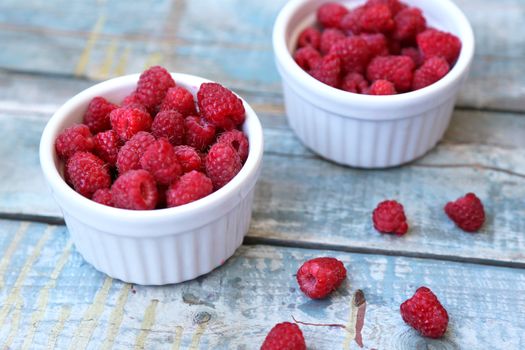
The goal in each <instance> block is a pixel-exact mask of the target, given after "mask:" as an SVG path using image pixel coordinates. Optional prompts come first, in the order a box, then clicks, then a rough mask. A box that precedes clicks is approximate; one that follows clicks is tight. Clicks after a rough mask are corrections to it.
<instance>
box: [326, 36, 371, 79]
mask: <svg viewBox="0 0 525 350" xmlns="http://www.w3.org/2000/svg"><path fill="white" fill-rule="evenodd" d="M330 53H331V54H335V55H337V56H339V58H340V59H341V68H342V71H343V72H344V73H350V72H357V73H363V72H364V70H365V68H366V66H367V64H368V62H369V60H370V51H369V49H368V44H367V43H366V41H365V39H363V38H361V37H360V36H351V37H347V38H345V39H343V40H339V41H338V42H336V43H335V44H334V45H333V46H332V48H331V50H330ZM325 57H326V56H325Z"/></svg>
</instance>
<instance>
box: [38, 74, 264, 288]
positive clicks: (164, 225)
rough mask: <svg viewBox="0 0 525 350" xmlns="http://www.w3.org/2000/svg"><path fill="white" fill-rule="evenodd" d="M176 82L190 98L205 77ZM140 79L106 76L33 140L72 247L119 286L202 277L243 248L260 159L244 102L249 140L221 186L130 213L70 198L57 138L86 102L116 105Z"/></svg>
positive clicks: (256, 127) (258, 131) (257, 129)
mask: <svg viewBox="0 0 525 350" xmlns="http://www.w3.org/2000/svg"><path fill="white" fill-rule="evenodd" d="M172 76H173V79H174V80H175V81H176V82H177V84H179V85H181V86H183V87H185V88H187V89H189V90H190V91H191V92H192V93H194V94H196V92H197V90H198V88H199V86H200V85H201V83H204V82H208V80H205V79H202V78H199V77H195V76H190V75H184V74H172ZM138 78H139V75H138V74H135V75H128V76H124V77H120V78H116V79H111V80H108V81H105V82H103V83H100V84H97V85H95V86H93V87H90V88H89V89H87V90H84V91H82V92H81V93H79V94H78V95H76V96H74V97H73V98H71V99H70V100H69V101H67V102H66V103H65V104H64V105H63V106H62V107H60V109H59V110H58V111H57V112H56V113H55V114H54V115H53V116H52V117H51V119H50V120H49V122H48V124H47V126H46V127H45V129H44V132H43V134H42V139H41V141H40V164H41V167H42V170H43V172H44V176H45V178H46V180H47V182H48V183H49V186H50V188H51V191H52V193H53V196H54V197H55V199H56V201H57V203H58V205H59V206H60V208H61V209H62V212H63V214H64V219H65V222H66V225H67V227H68V230H69V232H70V233H71V237H72V239H73V242H74V244H75V246H76V248H77V250H78V251H79V252H80V254H82V256H83V257H84V258H85V259H86V261H88V262H89V263H90V264H92V265H93V266H95V268H97V269H98V270H100V271H102V272H104V273H106V274H108V275H109V276H111V277H114V278H118V279H120V280H122V281H126V282H130V283H136V284H147V285H160V284H168V283H178V282H182V281H186V280H190V279H193V278H195V277H197V276H200V275H202V274H205V273H208V272H210V271H211V270H213V269H214V268H216V267H218V266H219V265H221V264H222V263H224V261H225V260H226V259H228V258H229V257H230V256H231V255H232V254H233V253H234V251H235V250H236V249H237V248H238V247H239V245H240V244H241V243H242V240H243V237H244V235H245V234H246V232H247V231H248V227H249V224H250V219H251V209H252V202H253V194H254V186H255V183H256V181H257V178H258V176H259V173H260V168H261V161H262V154H263V133H262V128H261V124H260V122H259V120H258V118H257V116H256V114H255V112H254V111H253V109H252V108H251V107H250V106H249V105H248V104H247V103H246V102H245V101H243V103H244V107H245V109H246V121H245V123H244V125H243V130H244V132H245V133H246V135H247V136H248V139H249V142H250V151H249V155H248V159H247V161H246V163H245V164H244V166H243V168H242V170H241V171H240V172H239V174H237V176H235V177H234V178H233V179H232V180H231V181H230V182H229V183H228V184H227V185H225V186H224V187H223V188H221V189H219V190H218V191H216V192H214V193H212V194H211V195H209V196H207V197H205V198H202V199H200V200H198V201H195V202H193V203H189V204H186V205H183V206H180V207H175V208H168V209H159V210H145V211H133V210H124V209H117V208H111V207H107V206H104V205H101V204H98V203H96V202H93V201H91V200H89V199H87V198H85V197H83V196H81V195H80V194H78V193H76V192H75V191H74V190H73V189H72V188H71V187H69V186H68V185H67V184H66V183H65V181H64V180H63V177H62V174H63V170H62V169H63V165H62V162H61V161H60V160H59V159H58V158H57V156H56V153H55V148H54V142H55V138H56V137H57V135H58V134H59V133H60V132H61V131H62V130H63V129H64V128H66V127H68V126H70V125H72V124H73V123H79V122H81V121H82V116H83V114H84V111H85V110H86V107H87V105H88V103H89V101H90V100H91V99H92V98H93V97H95V96H104V97H105V98H107V99H108V100H109V101H112V102H115V103H118V102H121V101H122V99H123V98H124V97H125V96H126V95H128V94H129V93H131V92H132V91H133V90H134V89H135V87H136V83H137V81H138Z"/></svg>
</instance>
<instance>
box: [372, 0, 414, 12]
mask: <svg viewBox="0 0 525 350" xmlns="http://www.w3.org/2000/svg"><path fill="white" fill-rule="evenodd" d="M379 4H383V5H387V6H388V8H389V9H390V12H392V15H394V16H395V15H396V14H397V13H398V12H399V11H401V10H402V9H404V8H406V7H407V5H405V4H404V3H402V2H401V1H399V0H368V1H367V2H366V6H373V5H379Z"/></svg>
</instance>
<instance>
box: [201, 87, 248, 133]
mask: <svg viewBox="0 0 525 350" xmlns="http://www.w3.org/2000/svg"><path fill="white" fill-rule="evenodd" d="M197 100H198V103H199V110H200V113H201V115H202V116H203V117H204V118H206V120H208V121H209V122H211V123H213V124H215V125H216V126H218V127H220V128H223V129H225V130H231V129H234V128H235V127H237V126H238V125H241V124H242V123H243V122H244V118H245V117H246V116H245V111H244V105H243V104H242V101H241V99H240V98H238V97H237V96H236V95H235V94H234V93H233V92H231V91H230V90H228V89H226V88H225V87H224V86H222V85H221V84H217V83H204V84H202V85H201V86H200V89H199V92H197Z"/></svg>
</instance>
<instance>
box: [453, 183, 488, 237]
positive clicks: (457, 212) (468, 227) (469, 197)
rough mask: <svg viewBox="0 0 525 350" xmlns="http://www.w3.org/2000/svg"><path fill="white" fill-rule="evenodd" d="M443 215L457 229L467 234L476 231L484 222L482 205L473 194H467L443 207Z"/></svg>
mask: <svg viewBox="0 0 525 350" xmlns="http://www.w3.org/2000/svg"><path fill="white" fill-rule="evenodd" d="M445 213H446V214H447V215H448V217H449V218H450V219H451V220H452V221H454V223H455V224H456V225H458V227H459V228H461V229H462V230H463V231H467V232H476V231H478V230H479V229H480V228H481V226H483V223H484V222H485V209H484V208H483V203H481V200H480V199H479V198H478V197H477V196H476V195H475V194H474V193H467V194H466V195H465V196H464V197H461V198H458V199H456V201H454V202H449V203H447V205H445Z"/></svg>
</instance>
